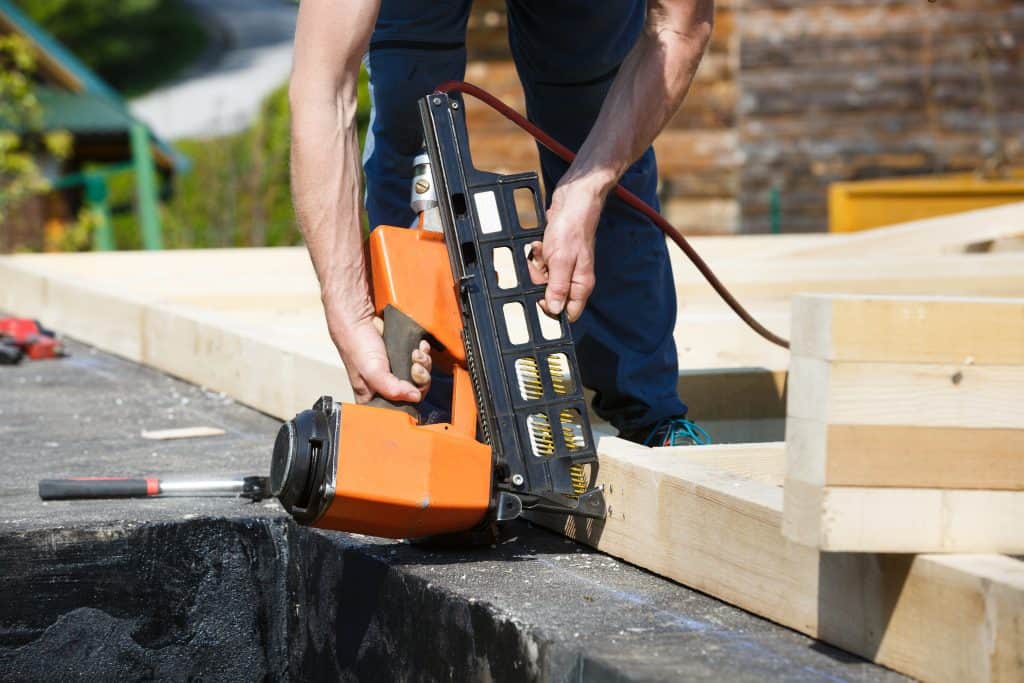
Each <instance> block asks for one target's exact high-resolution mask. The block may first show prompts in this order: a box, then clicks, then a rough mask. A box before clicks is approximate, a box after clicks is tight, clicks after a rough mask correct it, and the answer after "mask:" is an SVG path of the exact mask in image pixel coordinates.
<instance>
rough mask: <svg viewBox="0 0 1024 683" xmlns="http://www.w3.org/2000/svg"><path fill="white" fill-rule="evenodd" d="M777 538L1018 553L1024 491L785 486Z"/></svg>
mask: <svg viewBox="0 0 1024 683" xmlns="http://www.w3.org/2000/svg"><path fill="white" fill-rule="evenodd" d="M784 507H785V513H784V515H783V522H782V533H783V534H784V535H785V536H786V538H788V539H790V540H793V541H796V542H797V543H803V544H804V545H809V546H812V547H815V548H818V549H819V550H823V551H830V552H863V551H864V549H865V548H870V549H871V552H878V553H943V552H957V553H972V552H977V553H1008V554H1021V553H1024V524H1021V523H1020V521H1021V520H1022V519H1024V491H982V490H974V491H967V490H957V489H931V488H865V487H844V486H825V487H822V486H817V485H814V484H807V483H804V482H802V481H797V480H794V479H787V480H786V484H785V503H784Z"/></svg>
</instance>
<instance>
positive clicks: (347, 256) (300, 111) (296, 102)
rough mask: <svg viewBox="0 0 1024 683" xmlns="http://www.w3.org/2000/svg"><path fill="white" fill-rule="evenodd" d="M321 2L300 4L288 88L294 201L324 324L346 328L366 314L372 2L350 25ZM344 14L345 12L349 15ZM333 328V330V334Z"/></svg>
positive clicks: (364, 4) (369, 308)
mask: <svg viewBox="0 0 1024 683" xmlns="http://www.w3.org/2000/svg"><path fill="white" fill-rule="evenodd" d="M332 4H333V0H328V1H327V2H326V3H316V2H312V3H309V5H308V6H307V3H303V10H305V11H306V14H305V15H303V12H302V11H300V15H299V23H298V26H297V29H296V40H295V65H294V69H293V73H292V80H291V83H290V86H289V99H290V102H291V111H292V141H291V142H292V148H291V149H292V151H291V173H292V198H293V203H294V206H295V212H296V216H297V218H298V221H299V226H300V229H301V230H302V234H303V236H304V237H305V240H306V245H307V247H308V249H309V254H310V258H311V259H312V261H313V267H314V269H315V270H316V274H317V278H318V279H319V281H320V288H321V294H322V298H323V301H324V307H325V308H326V309H327V312H328V321H329V323H331V324H332V325H333V326H343V327H344V326H347V325H349V324H352V323H354V322H355V321H358V320H361V319H364V318H366V317H368V316H370V315H371V314H372V312H373V306H372V303H371V301H370V295H369V286H368V282H367V276H366V265H365V261H364V257H363V247H362V220H361V173H360V165H359V143H358V137H357V125H356V106H357V105H356V102H357V87H358V77H359V63H360V58H361V56H362V54H363V53H364V51H365V49H366V42H367V41H368V40H369V33H370V31H371V30H372V26H373V19H374V17H375V15H376V7H377V3H376V2H368V1H364V2H357V3H351V4H350V9H349V11H350V10H351V8H352V7H351V6H352V5H357V6H358V7H357V8H356V12H355V21H352V14H348V17H347V21H345V25H344V26H335V27H331V26H330V24H331V22H332V21H333V20H335V19H336V18H337V19H340V20H344V19H345V17H341V16H339V14H338V12H337V10H336V9H335V8H332V7H331V5H332ZM346 14H347V12H346ZM335 331H337V330H332V332H335Z"/></svg>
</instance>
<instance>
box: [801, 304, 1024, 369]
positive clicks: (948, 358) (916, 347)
mask: <svg viewBox="0 0 1024 683" xmlns="http://www.w3.org/2000/svg"><path fill="white" fill-rule="evenodd" d="M791 336H792V352H793V353H794V354H796V355H799V356H807V357H810V358H820V359H825V360H829V361H870V362H888V363H970V364H972V365H1014V364H1018V365H1024V298H982V297H935V296H929V297H903V296H885V295H878V296H868V295H843V294H819V295H814V294H798V295H796V296H794V297H793V302H792V335H791Z"/></svg>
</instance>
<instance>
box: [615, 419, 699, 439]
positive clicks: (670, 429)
mask: <svg viewBox="0 0 1024 683" xmlns="http://www.w3.org/2000/svg"><path fill="white" fill-rule="evenodd" d="M619 436H620V437H621V438H623V439H626V440H627V441H632V442H634V443H638V444H641V445H643V446H708V445H710V444H711V435H710V434H708V433H707V432H706V431H705V430H704V428H703V427H701V426H700V425H699V424H697V423H696V422H694V421H693V420H689V419H687V418H686V416H685V415H678V416H676V417H667V418H665V419H664V420H661V421H659V422H655V423H654V424H653V425H648V426H646V427H640V428H639V429H632V430H628V431H624V432H622V433H621V434H619Z"/></svg>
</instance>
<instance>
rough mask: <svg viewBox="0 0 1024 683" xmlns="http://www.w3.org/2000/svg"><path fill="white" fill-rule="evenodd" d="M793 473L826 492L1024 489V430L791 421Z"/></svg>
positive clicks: (789, 472)
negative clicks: (851, 489) (845, 489)
mask: <svg viewBox="0 0 1024 683" xmlns="http://www.w3.org/2000/svg"><path fill="white" fill-rule="evenodd" d="M786 458H787V460H786V472H787V476H788V477H789V478H790V479H794V480H799V481H802V482H804V483H808V484H817V485H819V486H825V485H828V486H869V487H897V488H950V489H953V488H956V489H996V490H1000V489H1002V490H1010V491H1013V490H1017V491H1021V490H1024V429H982V428H978V427H961V426H926V427H921V426H908V425H846V424H827V423H825V422H822V421H820V420H809V419H804V418H799V417H792V416H791V417H788V418H787V419H786Z"/></svg>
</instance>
